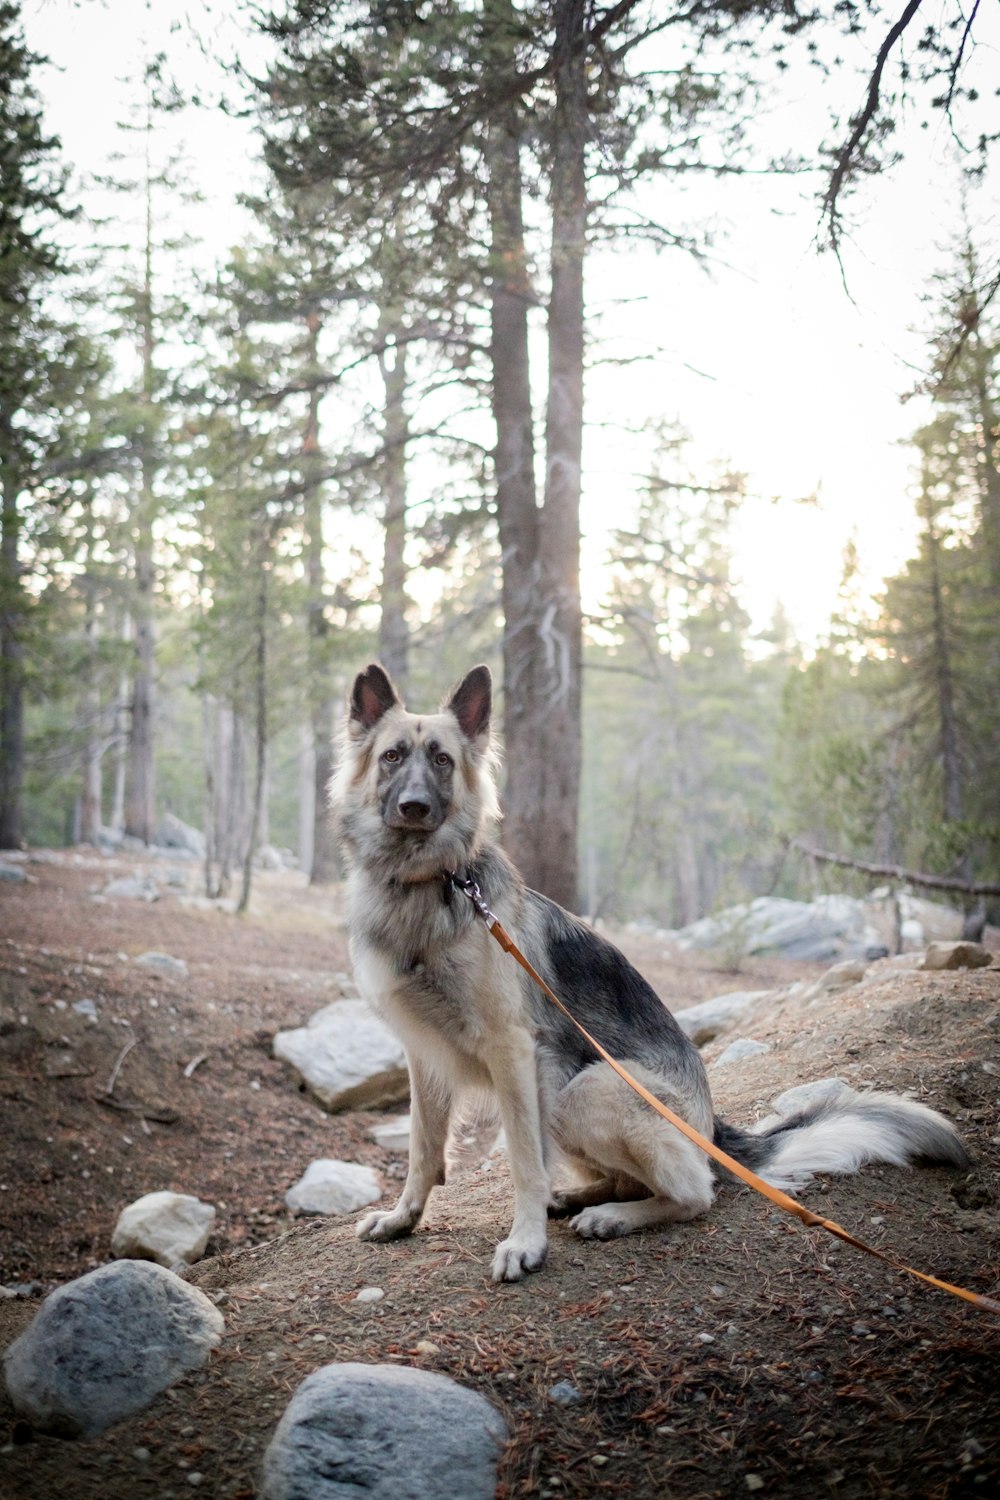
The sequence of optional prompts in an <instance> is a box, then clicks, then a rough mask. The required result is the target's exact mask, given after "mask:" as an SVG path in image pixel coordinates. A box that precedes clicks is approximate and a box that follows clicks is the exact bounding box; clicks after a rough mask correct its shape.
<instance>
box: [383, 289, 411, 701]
mask: <svg viewBox="0 0 1000 1500" xmlns="http://www.w3.org/2000/svg"><path fill="white" fill-rule="evenodd" d="M404 332H405V329H404V327H403V325H402V323H401V321H400V319H399V318H398V317H397V316H396V315H395V314H394V313H393V312H392V311H391V310H390V309H384V310H383V313H382V316H381V318H380V320H379V333H378V337H379V348H380V352H379V368H380V370H381V372H382V383H383V388H384V391H385V413H384V417H385V420H384V428H383V442H384V454H383V460H382V466H381V467H382V475H383V492H384V494H385V548H384V552H383V559H382V613H381V617H380V622H379V656H380V658H381V661H382V665H383V666H384V667H385V669H386V671H387V672H388V673H389V676H390V677H391V678H392V679H393V681H394V682H395V684H396V686H397V687H398V688H399V690H400V692H401V693H402V695H403V696H404V697H405V696H406V689H407V686H408V679H409V671H410V627H409V624H408V621H407V610H408V607H409V599H408V598H407V594H406V557H405V549H406V535H407V522H406V444H407V441H408V439H409V418H408V416H407V412H406V344H405V341H404V337H403V335H404Z"/></svg>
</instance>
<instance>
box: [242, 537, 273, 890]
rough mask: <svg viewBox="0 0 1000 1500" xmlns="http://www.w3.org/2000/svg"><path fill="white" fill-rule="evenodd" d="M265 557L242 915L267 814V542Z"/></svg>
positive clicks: (260, 584) (257, 621) (259, 607)
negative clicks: (265, 799) (264, 813)
mask: <svg viewBox="0 0 1000 1500" xmlns="http://www.w3.org/2000/svg"><path fill="white" fill-rule="evenodd" d="M262 551H263V552H264V554H265V556H262V557H261V558H259V559H258V572H257V579H258V589H257V610H256V619H255V622H254V623H255V626H256V635H257V642H256V646H257V649H256V661H255V673H254V700H255V701H254V748H255V760H256V764H255V772H254V787H253V801H252V803H251V808H250V829H249V833H248V836H247V843H246V851H245V853H244V856H243V883H242V887H241V889H240V899H239V902H238V904H237V907H236V910H237V912H238V913H242V912H245V911H246V909H247V907H248V906H249V905H250V887H251V882H252V879H253V859H254V855H255V854H256V852H257V842H258V839H259V837H260V829H261V823H262V819H263V812H264V791H265V788H266V786H267V752H268V731H267V574H268V565H267V562H266V560H265V558H266V552H267V543H265V545H264V547H263V548H262Z"/></svg>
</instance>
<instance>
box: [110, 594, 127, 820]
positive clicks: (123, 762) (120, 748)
mask: <svg viewBox="0 0 1000 1500" xmlns="http://www.w3.org/2000/svg"><path fill="white" fill-rule="evenodd" d="M121 636H122V640H123V641H125V642H127V641H129V640H131V638H132V617H131V616H130V615H129V614H128V613H127V612H126V614H125V616H124V618H123V620H122V625H121ZM128 739H129V678H128V673H127V672H125V671H123V672H122V673H121V675H120V677H119V679H118V696H117V698H116V700H115V719H114V756H113V762H112V763H113V768H114V774H113V776H112V784H111V822H110V825H109V826H110V827H111V828H113V829H114V830H115V831H116V832H117V833H122V832H124V829H125V783H126V781H127V780H128Z"/></svg>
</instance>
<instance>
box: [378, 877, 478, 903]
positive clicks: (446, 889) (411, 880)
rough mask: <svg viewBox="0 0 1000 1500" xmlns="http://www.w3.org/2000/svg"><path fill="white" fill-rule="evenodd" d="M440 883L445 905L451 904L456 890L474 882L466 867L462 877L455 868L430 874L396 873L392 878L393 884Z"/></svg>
mask: <svg viewBox="0 0 1000 1500" xmlns="http://www.w3.org/2000/svg"><path fill="white" fill-rule="evenodd" d="M439 881H440V883H441V899H442V900H443V902H444V904H445V906H450V905H451V898H452V896H453V895H454V894H455V892H456V891H467V890H468V889H469V887H470V885H471V884H474V881H473V879H472V872H471V870H469V869H466V872H465V875H464V877H463V876H461V875H459V873H458V871H457V870H435V872H434V873H433V874H432V875H397V876H395V878H394V880H393V884H394V885H436V884H437V883H438V882H439Z"/></svg>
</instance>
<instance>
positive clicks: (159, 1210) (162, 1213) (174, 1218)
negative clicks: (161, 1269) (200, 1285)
mask: <svg viewBox="0 0 1000 1500" xmlns="http://www.w3.org/2000/svg"><path fill="white" fill-rule="evenodd" d="M214 1225H215V1209H214V1208H213V1207H212V1205H211V1204H210V1203H202V1202H201V1200H200V1199H198V1198H194V1197H192V1196H191V1195H190V1194H188V1193H171V1192H161V1193H146V1194H145V1195H144V1197H142V1198H137V1199H136V1200H135V1202H134V1203H130V1204H129V1205H128V1207H127V1208H124V1209H122V1211H121V1213H120V1214H119V1216H118V1223H117V1224H116V1225H115V1230H114V1233H113V1235H112V1236H111V1253H112V1255H114V1256H117V1257H118V1258H119V1259H125V1258H129V1259H136V1260H155V1261H156V1262H157V1263H158V1264H159V1265H161V1266H166V1267H167V1268H168V1269H169V1268H170V1267H172V1266H176V1265H178V1264H179V1263H180V1262H181V1261H183V1262H184V1263H185V1264H186V1265H189V1266H190V1265H193V1264H194V1262H195V1261H196V1260H200V1259H201V1257H202V1256H203V1255H204V1253H205V1246H206V1245H207V1244H208V1237H209V1235H210V1234H211V1233H212V1229H213V1227H214Z"/></svg>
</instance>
